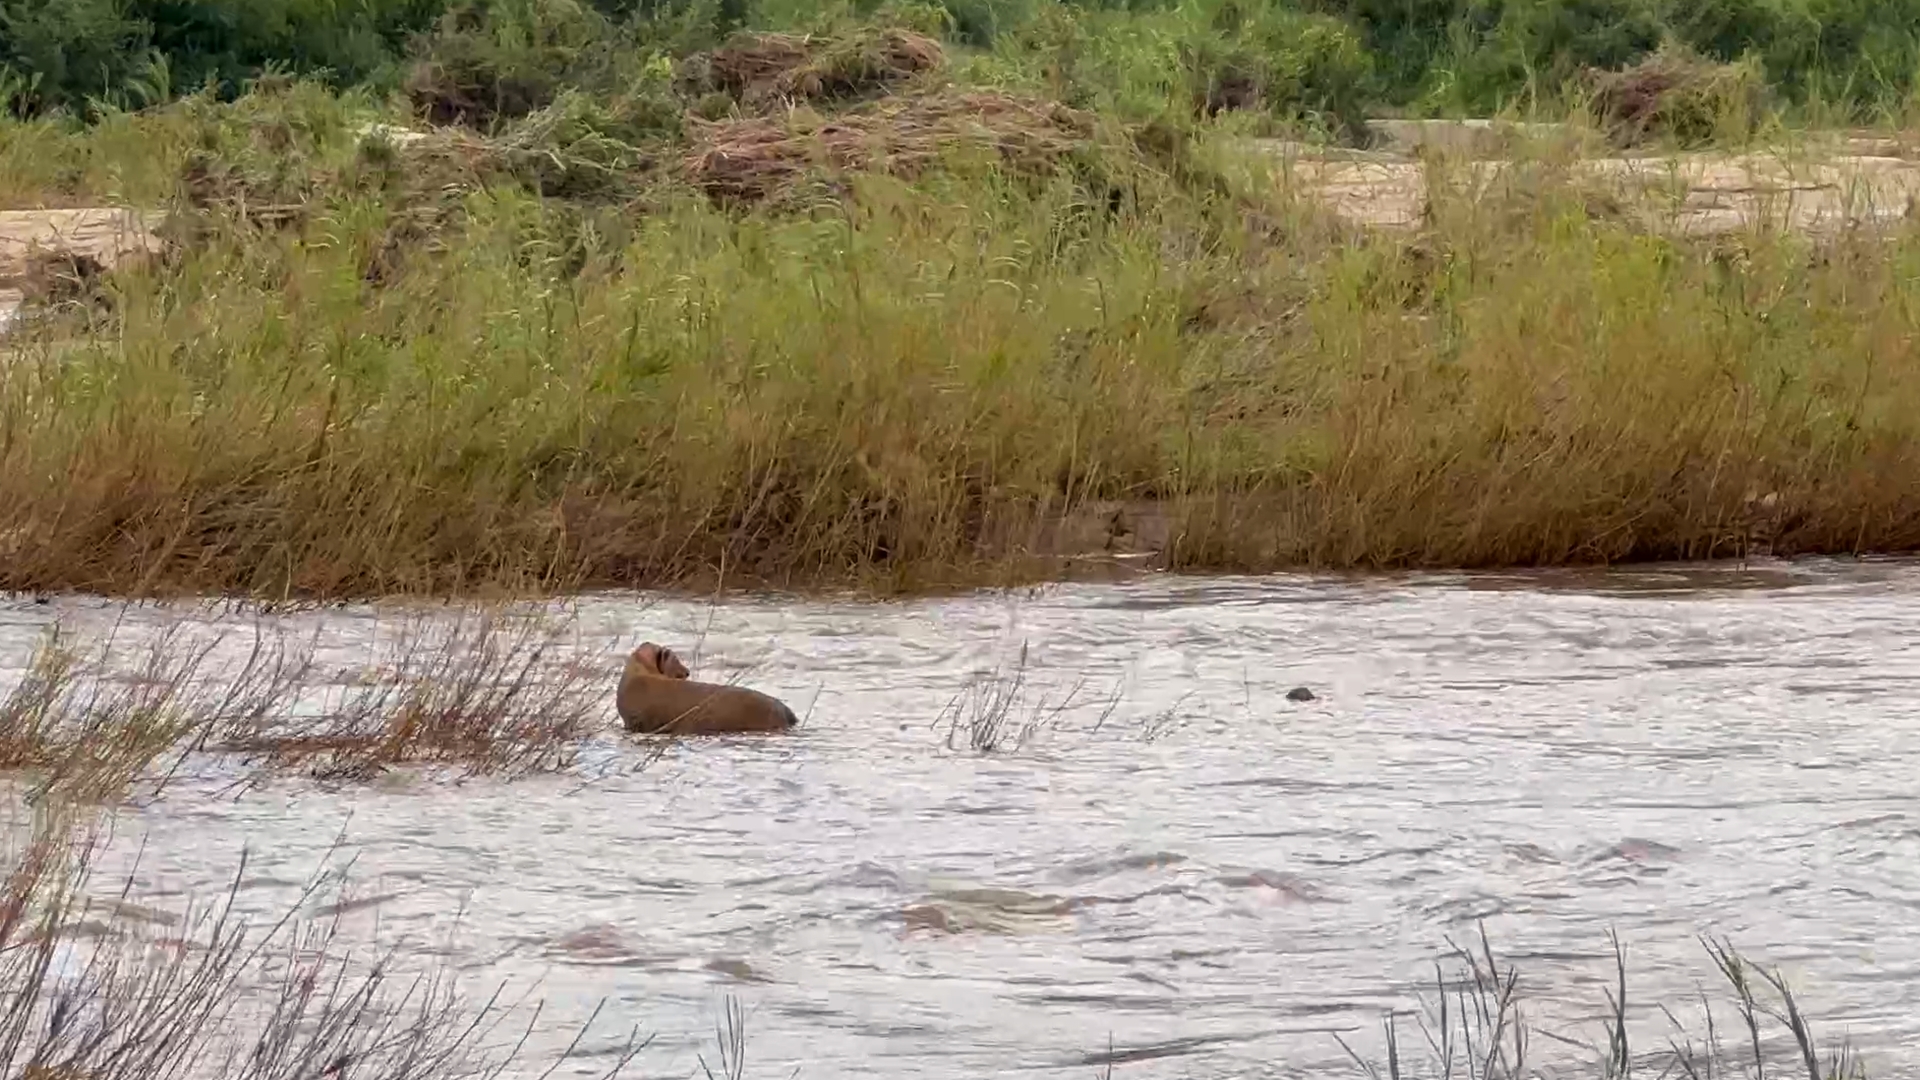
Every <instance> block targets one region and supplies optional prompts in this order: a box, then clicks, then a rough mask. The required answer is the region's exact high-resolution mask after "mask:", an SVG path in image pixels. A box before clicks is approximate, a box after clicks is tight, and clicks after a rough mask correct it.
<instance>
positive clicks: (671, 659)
mask: <svg viewBox="0 0 1920 1080" xmlns="http://www.w3.org/2000/svg"><path fill="white" fill-rule="evenodd" d="M660 674H662V675H665V676H667V677H668V678H673V679H684V678H687V677H688V676H689V675H690V674H691V672H689V671H688V670H687V665H686V664H684V663H682V662H681V661H680V657H679V656H678V655H676V654H675V653H674V651H673V650H672V649H668V648H662V649H661V650H660Z"/></svg>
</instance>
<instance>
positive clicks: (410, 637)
mask: <svg viewBox="0 0 1920 1080" xmlns="http://www.w3.org/2000/svg"><path fill="white" fill-rule="evenodd" d="M186 625H187V624H186V623H184V622H170V623H167V624H165V625H164V626H162V627H161V628H160V630H159V631H158V632H157V633H155V634H153V635H152V636H151V638H150V639H149V640H146V641H145V642H143V643H141V644H139V645H138V646H137V651H138V653H139V655H140V656H141V657H142V659H141V660H139V661H138V662H136V663H134V664H133V665H132V666H131V667H129V666H128V665H127V664H126V663H124V662H122V661H119V660H116V659H115V654H116V652H125V651H126V649H125V648H124V647H118V648H117V647H116V645H115V637H116V636H117V633H118V631H117V629H116V632H115V633H110V634H108V635H106V636H105V638H104V639H103V640H101V641H99V642H97V643H95V644H96V645H97V648H95V649H90V650H88V649H83V648H82V647H80V646H78V645H76V644H74V637H75V634H74V632H73V631H72V630H70V629H68V628H65V627H62V626H59V625H58V624H56V625H54V626H52V627H50V628H49V630H48V631H47V632H46V633H45V634H44V635H43V637H42V639H41V640H40V642H39V643H38V644H37V645H36V647H35V650H34V652H33V654H32V656H31V657H30V658H29V660H28V662H27V664H26V668H25V671H24V673H23V675H22V677H21V678H20V680H19V681H18V682H17V683H15V684H14V686H13V688H12V690H11V691H10V692H9V693H8V695H7V696H6V697H5V699H4V700H0V774H18V775H24V776H27V777H30V792H31V793H32V796H33V798H34V799H35V800H44V799H45V798H46V797H47V796H48V795H49V794H50V793H58V795H59V796H60V797H62V798H65V799H75V798H81V799H88V800H114V799H119V798H124V797H129V796H137V797H148V798H150V797H154V796H157V795H159V794H160V793H161V791H162V790H163V789H164V788H165V787H166V786H167V785H168V784H169V782H171V781H173V780H174V779H176V778H177V777H178V776H179V775H180V774H181V772H182V771H183V766H184V765H185V764H186V763H187V762H188V761H189V759H190V758H192V757H194V756H196V755H197V756H200V757H207V756H220V757H223V758H224V759H226V760H228V761H233V762H238V763H239V764H240V765H241V766H242V769H241V773H242V776H243V778H244V779H243V782H245V783H260V782H264V781H265V780H267V779H268V778H270V777H272V776H274V775H280V774H285V773H290V772H297V773H303V774H305V775H308V776H312V777H316V778H320V779H329V780H365V779H370V778H372V777H373V776H375V775H378V774H379V773H382V772H384V771H386V770H388V769H391V768H395V767H401V766H420V767H425V768H428V769H431V770H434V771H437V772H441V773H446V772H451V773H452V774H453V775H456V776H478V775H487V776H494V777H501V778H513V777H519V776H526V775H530V774H534V773H546V772H553V771H558V770H561V769H565V768H566V767H568V766H569V765H571V764H572V763H573V761H574V755H575V753H576V751H577V749H578V747H579V745H580V744H581V743H582V742H583V741H584V740H585V739H587V738H588V737H589V736H590V735H592V734H593V733H595V732H597V731H600V730H601V729H603V728H605V727H606V724H607V716H606V715H605V714H606V707H605V705H606V702H605V699H606V697H607V688H608V685H609V684H608V678H609V676H607V675H606V674H605V673H604V672H601V671H599V670H598V668H597V666H596V665H592V664H587V663H583V662H581V661H580V660H579V659H578V658H576V657H573V656H571V655H570V654H568V655H561V654H562V653H563V652H564V649H563V644H564V643H563V641H562V634H563V633H564V628H563V627H560V626H558V625H555V624H552V623H550V622H549V621H546V620H542V619H537V618H527V617H524V616H518V615H503V614H501V613H499V612H496V611H494V610H491V609H481V610H478V611H461V612H456V613H455V615H454V617H453V618H450V619H448V618H442V619H438V620H435V619H431V618H423V617H418V616H416V617H414V618H410V619H406V620H404V621H403V624H402V626H401V627H400V628H399V630H398V631H397V633H395V634H394V635H393V640H392V642H391V643H390V647H389V648H387V649H386V650H385V655H383V656H382V657H381V658H380V661H379V662H378V663H376V664H375V665H373V666H372V667H370V668H368V669H364V670H358V671H352V672H347V673H340V672H329V671H326V670H323V669H322V667H321V665H319V664H318V663H317V662H316V660H315V647H314V642H313V641H312V640H302V639H301V637H300V636H299V635H298V634H296V633H294V632H293V631H291V630H290V629H288V628H285V627H277V628H276V627H269V626H265V625H262V626H259V627H256V628H254V630H253V632H252V634H251V635H250V638H251V640H250V641H249V640H246V636H245V635H243V640H242V642H241V646H242V647H241V648H232V647H231V644H232V643H231V642H230V640H229V639H230V638H231V637H232V635H231V634H228V633H220V634H216V635H204V636H200V637H197V638H196V637H194V636H193V635H191V634H190V633H188V632H187V630H186Z"/></svg>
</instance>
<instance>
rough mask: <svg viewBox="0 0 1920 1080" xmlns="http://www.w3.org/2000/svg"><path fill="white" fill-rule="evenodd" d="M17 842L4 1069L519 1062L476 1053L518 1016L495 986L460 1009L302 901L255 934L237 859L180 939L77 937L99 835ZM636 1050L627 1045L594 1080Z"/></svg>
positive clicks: (117, 1078) (424, 1067)
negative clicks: (307, 910)
mask: <svg viewBox="0 0 1920 1080" xmlns="http://www.w3.org/2000/svg"><path fill="white" fill-rule="evenodd" d="M12 840H13V841H14V848H13V850H12V851H11V855H12V857H13V858H12V865H11V867H10V874H9V876H8V877H7V879H6V881H5V893H4V895H0V1064H3V1065H4V1067H5V1068H6V1071H7V1075H9V1076H23V1077H49V1078H51V1077H87V1078H89V1080H152V1078H154V1077H158V1076H171V1077H184V1078H199V1077H207V1078H212V1077H219V1078H222V1080H296V1078H298V1080H311V1078H314V1077H321V1076H335V1077H345V1076H362V1077H380V1078H384V1080H403V1078H404V1080H452V1078H455V1077H498V1076H499V1075H501V1073H502V1072H503V1071H504V1070H505V1069H506V1068H507V1067H508V1066H509V1065H510V1064H512V1062H513V1061H514V1059H515V1058H517V1057H518V1056H519V1054H520V1049H521V1045H522V1044H523V1043H524V1039H525V1035H524V1033H522V1034H520V1035H519V1036H518V1039H517V1040H516V1038H515V1035H514V1033H513V1032H512V1031H511V1030H504V1034H505V1035H506V1036H507V1038H508V1041H509V1042H508V1047H507V1050H506V1052H505V1053H501V1052H499V1051H497V1050H489V1049H486V1048H485V1046H484V1045H483V1044H484V1043H485V1042H487V1041H488V1040H490V1039H491V1038H493V1037H494V1036H495V1035H496V1034H497V1033H501V1032H503V1025H507V1024H510V1023H512V1022H513V1020H514V1015H513V1014H514V1013H515V1011H516V1009H515V1008H514V1007H513V1006H510V1005H509V1004H508V1003H506V1002H505V1000H504V998H503V996H502V993H501V991H500V990H495V991H494V992H493V994H492V995H490V996H488V997H487V998H485V999H483V1000H481V1001H479V1002H470V1001H467V1000H464V999H463V998H462V996H461V995H460V994H459V993H458V990H457V987H455V986H454V985H453V983H452V982H451V981H450V980H449V979H448V978H447V977H446V976H445V975H444V974H437V973H427V974H421V975H408V974H405V973H403V972H402V971H401V970H400V968H399V967H398V965H397V963H396V957H395V956H393V955H391V954H381V955H375V956H372V957H369V958H364V959H363V958H358V957H355V956H354V955H353V954H352V951H351V950H350V949H349V948H348V945H347V943H346V942H344V941H342V940H341V939H340V938H339V937H338V931H339V923H338V920H337V919H336V920H334V921H333V922H330V923H300V922H296V921H295V920H294V917H293V911H294V910H297V908H298V905H296V907H295V908H293V909H289V911H288V913H287V914H286V915H284V916H282V917H280V918H278V919H272V920H269V921H268V922H267V923H266V924H265V925H264V926H262V925H259V924H256V923H254V922H251V921H249V920H248V919H246V918H244V917H243V916H242V915H241V914H240V913H239V912H238V911H237V910H236V907H235V901H236V897H237V892H238V883H239V881H240V880H241V879H242V877H244V870H245V864H244V860H243V862H242V867H241V870H240V871H239V872H237V873H236V876H235V878H234V882H235V884H234V887H233V888H232V889H230V890H228V892H227V893H226V895H225V897H224V898H223V900H222V901H221V902H220V903H218V904H216V905H215V907H214V908H213V909H212V910H210V911H205V912H201V913H199V914H198V915H197V916H195V915H192V914H191V913H190V915H189V917H188V918H187V919H186V921H185V922H184V924H183V925H182V927H181V928H179V929H178V930H177V931H174V932H173V933H174V934H175V936H174V937H171V938H169V939H166V940H153V939H152V938H151V935H146V936H144V937H143V935H141V934H139V933H136V932H134V931H132V930H130V929H129V928H128V927H126V926H125V925H114V926H109V927H107V928H106V929H105V930H104V931H101V930H99V929H95V930H92V931H90V932H89V933H88V934H87V936H86V937H85V938H84V939H81V938H77V937H76V936H75V935H76V933H77V932H78V931H79V930H80V929H81V928H82V926H81V924H82V922H83V918H82V917H83V916H84V915H85V914H86V907H87V900H86V897H87V893H88V886H89V883H90V874H89V867H90V861H91V859H92V857H93V855H94V854H95V852H96V850H97V848H96V846H95V839H94V837H93V836H92V835H90V834H89V833H87V832H85V831H83V830H81V829H80V828H79V827H78V826H77V825H76V824H75V823H73V822H72V821H70V820H67V819H65V818H63V817H62V816H61V815H59V814H57V813H56V814H48V815H42V816H41V818H40V819H39V820H37V821H36V822H35V823H34V826H33V827H32V829H31V831H30V832H28V833H27V834H26V835H25V836H22V835H20V834H19V833H18V832H16V833H15V834H14V836H13V837H12ZM317 887H318V885H317V882H316V883H314V884H310V885H309V887H308V890H307V894H306V895H305V896H303V897H302V901H303V902H304V901H305V900H306V899H309V898H310V897H311V895H312V894H313V892H314V891H315V890H316V889H317ZM89 925H94V924H89ZM537 1015H538V1009H537V1008H536V1009H534V1010H533V1011H532V1016H529V1017H528V1018H527V1019H528V1023H529V1024H530V1023H531V1021H532V1019H533V1017H534V1016H537ZM587 1023H588V1025H589V1026H590V1025H591V1024H592V1023H593V1019H589V1020H588V1022H587ZM583 1034H584V1030H583ZM642 1046H644V1043H643V1042H640V1041H638V1040H637V1039H635V1038H633V1037H631V1036H630V1037H629V1038H628V1040H627V1043H626V1045H625V1047H624V1049H622V1050H621V1051H620V1052H619V1053H616V1054H615V1055H614V1056H613V1058H612V1062H613V1063H612V1065H611V1066H610V1067H609V1068H608V1070H607V1071H606V1073H604V1074H603V1075H605V1076H608V1077H611V1076H613V1075H616V1074H618V1073H619V1072H620V1071H622V1070H623V1069H624V1068H625V1067H626V1065H627V1064H628V1063H629V1062H630V1061H631V1060H632V1058H633V1056H634V1054H635V1053H637V1052H638V1050H639V1049H640V1048H641V1047H642Z"/></svg>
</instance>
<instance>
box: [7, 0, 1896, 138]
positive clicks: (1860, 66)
mask: <svg viewBox="0 0 1920 1080" xmlns="http://www.w3.org/2000/svg"><path fill="white" fill-rule="evenodd" d="M875 18H878V19H880V20H881V21H896V22H905V23H909V24H913V25H917V26H919V27H920V28H922V29H926V30H931V31H934V32H936V33H937V34H938V35H939V36H941V37H943V38H944V39H945V40H946V41H947V43H948V44H949V45H950V46H958V45H965V46H969V47H971V48H973V49H976V50H979V51H980V52H981V54H982V56H983V57H984V58H985V59H984V60H983V63H984V64H985V65H987V66H991V67H993V68H995V69H997V70H996V72H995V76H996V77H997V78H1001V79H1014V78H1026V79H1029V80H1035V79H1038V80H1044V81H1050V82H1051V83H1052V84H1053V89H1054V90H1056V91H1057V92H1058V94H1059V96H1061V97H1063V98H1065V99H1066V100H1069V101H1070V102H1071V103H1074V104H1083V105H1089V106H1111V107H1114V108H1119V109H1122V110H1124V111H1129V112H1136V113H1138V112H1141V111H1148V112H1151V111H1154V110H1159V109H1164V108H1165V107H1166V106H1167V105H1168V104H1169V103H1170V102H1173V103H1178V104H1182V105H1184V104H1187V103H1188V102H1190V101H1191V100H1193V99H1194V98H1195V97H1197V98H1198V99H1199V100H1201V101H1203V102H1205V101H1207V100H1208V99H1211V100H1212V103H1213V104H1214V105H1215V106H1216V107H1217V106H1218V105H1220V104H1222V103H1223V102H1225V103H1231V102H1232V101H1234V99H1235V98H1236V96H1238V95H1244V94H1246V93H1249V92H1251V91H1256V90H1257V91H1259V92H1261V94H1262V97H1263V98H1264V100H1265V102H1266V103H1267V104H1269V105H1271V106H1273V107H1276V108H1280V109H1285V110H1294V111H1297V110H1301V109H1305V110H1310V111H1314V112H1332V113H1336V114H1340V115H1344V116H1351V115H1353V114H1355V113H1357V112H1358V111H1360V110H1362V109H1371V110H1378V109H1381V108H1388V107H1393V108H1410V109H1414V110H1419V111H1427V112H1436V111H1437V112H1459V111H1466V112H1480V113H1484V112H1487V111H1489V110H1493V109H1496V108H1498V107H1500V106H1502V105H1504V104H1509V103H1512V102H1515V101H1529V100H1534V99H1537V98H1539V97H1541V96H1543V95H1546V96H1550V95H1552V94H1554V93H1555V92H1557V90H1558V89H1559V87H1560V85H1561V84H1562V83H1563V81H1564V80H1565V79H1566V78H1567V77H1568V76H1570V75H1572V74H1574V73H1575V72H1577V71H1579V70H1581V69H1582V68H1585V67H1598V68H1618V67H1620V66H1623V65H1626V64H1630V63H1632V62H1634V61H1636V60H1638V59H1640V58H1642V57H1644V56H1645V55H1647V54H1648V53H1650V52H1652V51H1654V50H1655V49H1656V48H1658V47H1659V46H1660V45H1661V44H1662V43H1663V42H1670V43H1673V44H1676V45H1679V46H1683V47H1685V48H1688V49H1691V50H1693V51H1695V52H1697V53H1699V54H1701V55H1703V56H1706V57H1708V58H1710V59H1716V60H1719V61H1724V62H1733V61H1739V60H1742V59H1747V60H1749V61H1750V62H1751V63H1752V64H1754V65H1755V66H1756V67H1757V69H1758V70H1759V71H1760V72H1761V73H1762V74H1763V76H1764V79H1765V80H1766V81H1767V82H1768V83H1769V84H1770V85H1771V86H1772V87H1774V88H1775V89H1776V90H1777V91H1778V92H1779V94H1780V95H1781V97H1782V98H1783V99H1784V100H1787V101H1792V102H1795V103H1802V104H1804V103H1807V102H1820V103H1823V104H1824V105H1827V106H1837V107H1840V108H1843V109H1845V110H1847V111H1849V112H1852V113H1854V114H1855V115H1857V116H1869V117H1870V116H1874V115H1881V114H1886V113H1888V112H1898V111H1900V110H1902V109H1903V108H1904V107H1905V105H1906V102H1907V100H1908V98H1909V97H1910V95H1911V94H1912V92H1913V89H1914V77H1915V73H1916V72H1920V2H1916V0H1065V2H1062V0H853V2H851V3H848V2H844V0H832V2H823V0H597V2H594V0H356V2H353V3H333V2H322V0H0V96H3V97H4V98H5V99H6V100H7V102H8V103H9V104H10V106H11V107H12V108H13V109H14V110H15V111H17V112H21V113H27V114H31V113H38V112H43V111H45V110H49V109H67V110H77V111H83V112H84V111H92V110H97V109H98V108H100V107H101V106H102V105H112V106H118V107H137V106H141V105H149V104H154V103H157V102H159V101H162V100H165V99H168V98H171V97H172V96H174V95H176V94H179V93H182V92H194V91H198V90H200V89H202V88H203V87H205V86H208V85H212V86H215V87H217V88H218V90H219V92H221V93H223V94H226V95H229V96H230V95H232V94H235V93H238V92H240V90H241V89H242V88H243V87H244V86H245V85H247V83H248V82H249V80H251V79H254V78H258V77H259V76H261V75H262V74H275V73H277V74H283V75H284V74H292V75H315V76H320V77H323V78H325V79H327V80H328V81H330V83H331V84H332V85H334V86H335V87H337V88H345V87H355V86H364V87H367V88H370V89H372V90H374V91H376V92H385V91H388V90H392V89H395V88H398V87H400V86H402V85H404V84H406V83H407V81H408V80H409V78H417V77H419V76H420V75H421V73H422V70H421V69H422V63H423V62H424V63H425V64H427V65H429V66H438V67H439V68H440V69H441V70H442V71H443V73H444V72H446V71H449V70H452V71H457V72H464V73H468V74H479V73H483V72H484V73H489V74H490V75H491V76H492V80H491V81H492V83H493V86H492V89H494V90H496V91H498V92H499V94H500V100H499V101H497V102H496V103H495V104H496V106H497V107H499V108H501V109H505V110H513V109H530V108H534V107H538V106H540V105H542V104H545V103H546V102H547V101H549V100H551V98H552V96H553V95H554V94H555V93H557V92H558V89H559V88H560V87H561V86H562V85H566V84H570V85H575V86H580V87H583V88H586V89H590V90H596V91H604V90H609V89H614V88H617V87H619V86H621V85H623V84H625V83H630V82H632V81H633V80H634V79H636V78H638V77H640V76H641V75H642V74H643V72H644V71H645V69H646V67H647V64H648V62H649V61H650V59H651V58H652V57H654V56H656V55H661V54H671V55H685V54H688V53H691V52H694V51H698V50H701V49H706V48H711V47H713V46H714V45H717V44H718V43H719V42H720V41H721V40H723V39H724V38H725V37H726V35H728V34H729V33H731V32H733V31H735V30H737V29H740V28H742V27H747V28H754V29H769V30H794V31H809V30H811V31H819V30H825V29H830V28H833V27H835V26H845V25H847V24H848V23H849V22H854V21H865V20H870V19H875Z"/></svg>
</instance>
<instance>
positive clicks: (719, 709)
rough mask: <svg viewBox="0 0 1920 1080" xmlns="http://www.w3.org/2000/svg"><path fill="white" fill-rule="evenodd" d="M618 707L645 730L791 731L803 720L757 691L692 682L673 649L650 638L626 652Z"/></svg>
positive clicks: (626, 720) (633, 727)
mask: <svg viewBox="0 0 1920 1080" xmlns="http://www.w3.org/2000/svg"><path fill="white" fill-rule="evenodd" d="M614 707H615V708H616V709H617V710H618V711H619V713H620V722H621V723H622V724H624V725H626V729H627V730H628V731H630V732H634V733H636V734H646V735H658V734H673V735H731V734H737V733H740V732H749V731H786V730H788V729H789V728H792V727H793V726H794V725H796V724H798V723H799V722H800V721H799V718H798V717H796V716H794V715H793V710H792V709H789V708H787V707H786V705H784V704H782V703H781V702H780V701H779V700H778V699H776V698H773V697H769V696H768V695H766V694H762V693H760V692H759V691H758V690H749V689H747V688H746V687H744V686H720V685H717V684H715V683H703V682H693V681H692V680H690V679H689V678H688V671H687V666H686V665H685V664H683V663H681V662H680V658H679V657H678V656H675V655H674V653H673V650H672V649H668V648H665V647H663V646H660V645H656V644H654V643H653V642H651V641H649V642H645V643H643V644H642V645H641V646H640V647H639V648H637V649H635V650H633V652H632V654H630V655H629V656H628V657H627V666H626V670H624V671H623V672H621V674H620V691H619V693H618V694H617V695H615V698H614Z"/></svg>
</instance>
